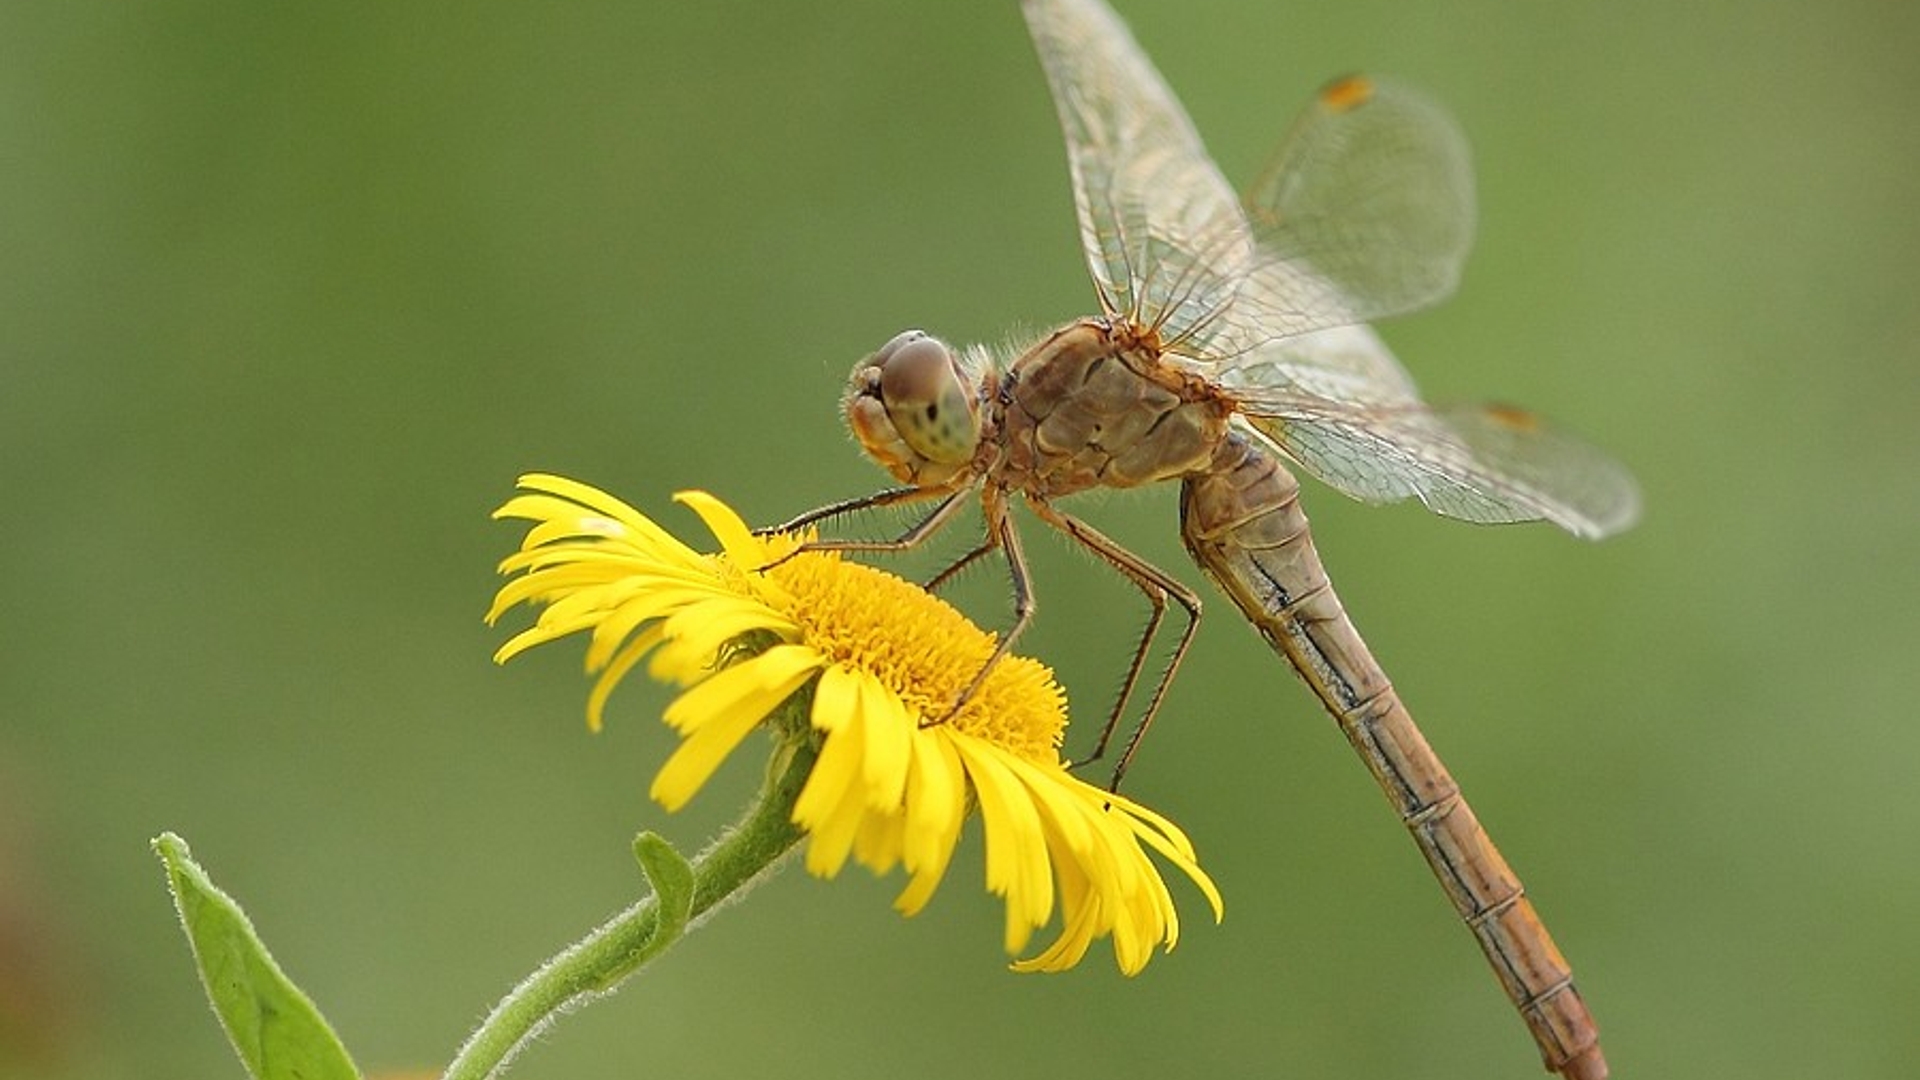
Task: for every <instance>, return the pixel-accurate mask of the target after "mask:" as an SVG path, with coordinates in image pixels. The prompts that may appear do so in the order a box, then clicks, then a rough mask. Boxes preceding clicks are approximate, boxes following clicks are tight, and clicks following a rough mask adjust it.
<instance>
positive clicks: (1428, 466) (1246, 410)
mask: <svg viewBox="0 0 1920 1080" xmlns="http://www.w3.org/2000/svg"><path fill="white" fill-rule="evenodd" d="M1242 406H1243V411H1242V413H1241V419H1242V420H1243V421H1244V422H1245V423H1246V424H1248V425H1250V426H1251V427H1253V428H1254V429H1256V430H1257V431H1258V432H1259V433H1260V434H1262V435H1264V436H1266V437H1267V438H1268V439H1269V440H1270V441H1272V442H1273V443H1274V444H1275V445H1276V446H1278V448H1279V449H1280V450H1281V451H1282V452H1283V453H1285V454H1286V455H1287V456H1288V457H1290V458H1292V459H1293V460H1294V461H1297V462H1299V463H1300V465H1301V467H1302V468H1304V469H1306V471H1307V472H1309V473H1312V474H1313V475H1314V476H1316V477H1318V478H1319V479H1321V480H1322V481H1324V482H1326V483H1327V484H1328V485H1329V486H1330V487H1333V488H1335V489H1337V490H1339V491H1342V492H1345V493H1346V494H1348V495H1351V496H1353V497H1354V498H1356V499H1360V500H1362V501H1364V502H1374V503H1382V502H1396V501H1398V500H1401V499H1408V498H1413V499H1419V500H1420V501H1421V503H1423V504H1425V505H1426V506H1427V508H1428V509H1430V510H1432V511H1434V512H1435V513H1438V514H1441V515H1444V516H1446V517H1451V518H1460V519H1462V520H1465V521H1478V522H1486V523H1496V522H1510V521H1542V520H1544V521H1550V522H1552V523H1553V524H1555V525H1558V526H1560V527H1561V528H1563V529H1565V530H1567V531H1568V532H1570V533H1573V534H1574V535H1575V536H1581V537H1586V538H1588V539H1598V538H1600V537H1602V536H1608V535H1611V534H1613V533H1616V532H1619V531H1621V530H1622V529H1625V528H1627V527H1628V526H1630V525H1632V524H1633V523H1634V521H1635V520H1636V519H1637V518H1638V517H1639V516H1640V492H1639V489H1638V487H1637V486H1636V485H1635V484H1634V482H1633V477H1632V476H1631V475H1629V474H1628V472H1627V470H1626V468H1625V467H1624V466H1622V465H1621V464H1620V463H1619V462H1617V461H1615V460H1613V458H1611V457H1609V456H1608V455H1607V454H1606V453H1604V452H1602V451H1601V450H1598V449H1596V448H1595V447H1593V446H1590V445H1588V444H1587V443H1585V442H1583V441H1581V440H1580V439H1578V438H1576V437H1574V436H1572V435H1569V434H1567V433H1566V432H1563V431H1559V430H1557V429H1555V428H1553V427H1550V426H1549V425H1547V424H1546V423H1545V422H1544V421H1543V420H1541V419H1540V418H1539V417H1537V416H1534V415H1533V414H1532V413H1528V412H1525V411H1522V410H1520V409H1515V408H1511V407H1509V406H1505V405H1468V406H1459V407H1450V408H1440V409H1434V408H1428V407H1427V406H1424V405H1421V404H1419V403H1417V402H1414V403H1408V404H1404V405H1398V406H1394V405H1380V406H1356V405H1351V404H1347V403H1343V402H1337V401H1328V400H1325V399H1314V398H1310V397H1306V396H1303V395H1299V394H1276V395H1272V396H1270V397H1268V398H1266V399H1264V400H1262V399H1254V400H1247V399H1245V398H1243V399H1242Z"/></svg>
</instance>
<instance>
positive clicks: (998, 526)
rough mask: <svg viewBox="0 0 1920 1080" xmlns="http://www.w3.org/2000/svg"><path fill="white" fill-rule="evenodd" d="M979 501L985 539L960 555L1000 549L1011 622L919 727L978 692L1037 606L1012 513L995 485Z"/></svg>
mask: <svg viewBox="0 0 1920 1080" xmlns="http://www.w3.org/2000/svg"><path fill="white" fill-rule="evenodd" d="M983 504H984V505H983V507H982V509H983V511H984V513H985V515H986V519H987V542H986V543H984V544H982V545H981V546H980V547H979V548H977V549H976V550H975V551H974V552H969V553H968V554H967V555H965V556H963V557H962V559H963V561H965V562H971V561H973V560H974V559H976V558H978V557H979V556H980V555H983V554H985V553H986V552H988V551H992V550H994V549H995V548H998V549H999V550H1000V551H1001V552H1002V554H1003V555H1004V557H1005V558H1006V560H1007V579H1008V581H1009V582H1010V583H1011V584H1012V586H1013V624H1012V625H1010V626H1008V627H1007V629H1006V631H1005V632H1004V633H1002V634H1001V635H1000V640H999V641H997V642H995V643H994V646H993V655H991V656H989V657H987V662H986V663H984V664H981V665H980V670H979V671H976V672H974V673H973V678H972V679H971V680H969V681H968V682H967V685H966V688H965V689H963V690H961V691H960V694H959V696H958V697H956V698H954V699H953V706H952V707H951V708H949V709H948V710H947V712H946V715H945V716H942V717H941V718H940V719H938V720H922V721H921V722H920V726H921V727H933V726H935V725H936V724H944V723H946V722H947V721H948V720H951V719H953V717H954V715H955V714H956V713H958V712H959V711H960V710H961V709H963V708H965V707H966V704H967V702H969V701H972V700H973V695H974V694H976V693H978V692H979V690H980V686H981V684H983V683H985V682H986V681H987V675H988V673H989V672H991V671H992V670H993V666H994V665H995V664H998V663H999V662H1000V661H1001V660H1002V659H1004V658H1005V657H1006V655H1007V654H1008V653H1010V652H1012V651H1013V643H1014V642H1015V641H1018V640H1019V639H1020V635H1021V634H1024V633H1026V631H1027V627H1028V626H1029V625H1031V624H1032V622H1033V613H1034V610H1035V608H1036V607H1037V603H1036V601H1035V600H1034V596H1033V579H1032V577H1031V576H1030V575H1029V574H1028V573H1027V556H1026V553H1025V552H1024V551H1022V550H1021V548H1020V533H1019V532H1018V531H1017V530H1016V529H1015V528H1014V527H1013V516H1012V515H1011V514H1008V513H1007V505H1006V503H1005V502H1004V501H1002V499H1001V493H1000V492H999V491H998V490H996V489H993V488H989V489H988V490H987V493H986V497H985V499H984V500H983ZM936 513H938V511H936ZM950 569H951V568H950ZM945 576H946V573H945V572H942V574H941V575H940V577H945ZM935 580H936V581H937V580H939V578H936V579H935Z"/></svg>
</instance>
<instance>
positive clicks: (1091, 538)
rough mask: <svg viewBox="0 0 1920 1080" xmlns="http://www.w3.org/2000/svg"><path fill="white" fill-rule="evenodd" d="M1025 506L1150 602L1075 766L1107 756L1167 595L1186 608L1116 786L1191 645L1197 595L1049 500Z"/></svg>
mask: <svg viewBox="0 0 1920 1080" xmlns="http://www.w3.org/2000/svg"><path fill="white" fill-rule="evenodd" d="M1028 505H1029V506H1031V507H1032V508H1033V512H1034V513H1035V514H1036V515H1038V516H1039V518H1040V520H1042V521H1044V522H1046V523H1047V524H1049V525H1052V526H1053V527H1054V528H1056V529H1059V530H1060V531H1061V532H1064V533H1066V534H1067V535H1068V536H1069V537H1072V538H1073V539H1074V540H1075V541H1077V542H1078V543H1080V544H1082V545H1084V546H1085V547H1086V548H1087V549H1088V550H1090V551H1092V552H1093V553H1094V554H1096V555H1098V556H1100V558H1101V560H1102V561H1103V562H1105V563H1106V564H1107V565H1108V566H1111V567H1113V568H1114V570H1116V571H1118V572H1119V574H1120V576H1121V577H1124V578H1126V579H1127V580H1128V581H1130V582H1132V583H1133V586H1134V588H1137V589H1139V590H1140V592H1141V593H1142V594H1143V595H1144V596H1146V598H1147V602H1148V603H1149V604H1151V605H1152V607H1153V610H1152V613H1151V614H1150V615H1149V616H1148V618H1147V625H1146V628H1145V629H1144V630H1143V631H1142V632H1141V634H1140V644H1138V645H1137V646H1135V647H1134V650H1133V659H1132V661H1131V662H1129V663H1128V664H1127V673H1126V679H1125V681H1124V682H1123V683H1122V684H1121V687H1120V695H1119V697H1118V698H1117V699H1116V700H1115V701H1114V703H1113V709H1112V711H1111V712H1109V713H1108V714H1107V722H1106V724H1104V725H1103V726H1102V727H1101V728H1100V737H1099V739H1098V740H1096V741H1095V743H1094V746H1093V751H1092V752H1091V753H1090V754H1088V755H1087V756H1086V757H1085V758H1083V759H1081V760H1079V761H1076V762H1074V763H1073V767H1074V768H1079V767H1081V766H1084V765H1091V764H1093V763H1094V762H1096V761H1099V760H1100V759H1101V758H1102V757H1104V756H1106V752H1107V746H1108V744H1109V742H1111V741H1112V739H1113V733H1114V732H1115V731H1116V730H1117V729H1118V728H1119V725H1120V718H1121V717H1122V716H1124V715H1126V710H1127V702H1128V701H1130V700H1131V699H1132V697H1133V691H1134V687H1136V686H1138V685H1139V682H1140V675H1141V673H1142V672H1143V671H1144V670H1145V669H1146V665H1147V658H1148V657H1149V656H1151V655H1152V653H1153V639H1154V637H1155V636H1156V634H1157V633H1158V632H1159V629H1160V623H1161V620H1162V619H1164V618H1165V617H1166V613H1167V598H1168V597H1172V598H1173V600H1174V602H1175V603H1177V604H1179V605H1180V607H1181V609H1182V610H1184V611H1185V612H1186V613H1187V625H1186V628H1185V629H1184V630H1182V631H1181V632H1180V640H1179V641H1178V642H1176V643H1175V644H1174V647H1173V654H1172V655H1171V656H1170V657H1168V658H1167V666H1166V667H1165V668H1164V669H1163V670H1162V671H1161V673H1160V678H1159V680H1158V681H1157V682H1155V683H1154V687H1153V694H1152V695H1151V696H1150V697H1149V698H1148V699H1147V705H1146V709H1145V710H1144V711H1142V712H1141V714H1140V722H1139V723H1138V724H1136V725H1134V728H1133V731H1132V733H1130V734H1129V735H1128V736H1127V743H1126V746H1125V747H1124V748H1123V749H1122V750H1121V751H1120V760H1119V761H1117V762H1115V763H1114V766H1113V778H1112V779H1111V780H1110V781H1108V784H1107V790H1109V791H1118V790H1120V778H1121V777H1123V776H1125V775H1126V772H1127V766H1128V765H1130V764H1132V762H1133V755H1134V753H1135V751H1137V750H1139V749H1140V741H1141V740H1142V739H1144V738H1145V737H1146V734H1147V727H1148V725H1150V724H1152V723H1153V718H1154V717H1155V716H1156V715H1158V714H1159V712H1160V705H1161V702H1162V701H1164V700H1165V698H1166V696H1167V689H1168V688H1169V687H1171V686H1172V685H1173V676H1174V673H1175V672H1177V671H1179V670H1180V662H1181V661H1182V660H1183V659H1185V658H1186V655H1187V647H1188V646H1189V645H1191V644H1193V635H1194V634H1195V633H1197V632H1198V631H1199V629H1200V597H1199V596H1198V595H1197V594H1195V593H1194V591H1193V590H1192V589H1189V588H1187V587H1186V586H1185V585H1183V584H1181V583H1180V581H1179V579H1177V578H1175V577H1173V576H1172V575H1170V574H1168V573H1167V572H1166V571H1165V570H1162V569H1160V568H1159V567H1157V566H1155V565H1153V564H1152V563H1150V562H1148V561H1146V560H1145V559H1142V558H1141V557H1140V556H1138V555H1135V554H1134V553H1133V552H1131V551H1128V550H1127V549H1126V548H1124V547H1122V546H1120V545H1119V544H1118V543H1116V542H1114V541H1113V540H1112V539H1110V538H1109V537H1107V536H1106V535H1105V534H1104V533H1102V532H1100V530H1098V529H1096V528H1094V527H1093V526H1091V525H1089V524H1087V523H1086V522H1084V521H1081V520H1080V519H1079V518H1076V517H1074V516H1073V515H1071V514H1067V513H1063V512H1062V511H1059V510H1056V509H1054V508H1053V506H1052V505H1050V504H1048V503H1045V502H1041V501H1038V500H1032V499H1030V500H1028Z"/></svg>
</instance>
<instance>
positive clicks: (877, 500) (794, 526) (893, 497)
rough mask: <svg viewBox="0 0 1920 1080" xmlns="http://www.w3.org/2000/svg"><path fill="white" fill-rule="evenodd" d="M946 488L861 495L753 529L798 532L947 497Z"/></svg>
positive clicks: (759, 532)
mask: <svg viewBox="0 0 1920 1080" xmlns="http://www.w3.org/2000/svg"><path fill="white" fill-rule="evenodd" d="M948 490H949V489H947V488H943V487H897V488H887V489H885V490H883V491H876V492H874V493H873V494H871V495H861V496H859V497H857V498H852V499H841V500H840V501H839V502H831V503H828V504H827V505H825V506H816V507H814V508H813V509H811V510H809V511H807V512H806V513H804V514H801V515H800V516H799V517H796V518H794V519H793V520H791V521H785V522H782V523H780V524H778V525H769V526H767V527H765V528H760V529H755V530H753V534H754V535H755V536H768V535H771V534H773V533H787V532H795V531H798V530H800V529H804V528H806V527H807V526H809V525H812V524H814V523H816V522H821V521H828V520H831V519H833V518H837V517H843V516H845V515H847V514H857V513H859V512H860V511H862V510H872V509H875V508H877V507H882V506H898V505H900V504H901V503H911V502H921V501H924V500H927V499H937V498H940V497H941V496H943V495H946V494H948Z"/></svg>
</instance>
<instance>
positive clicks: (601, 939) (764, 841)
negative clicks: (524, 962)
mask: <svg viewBox="0 0 1920 1080" xmlns="http://www.w3.org/2000/svg"><path fill="white" fill-rule="evenodd" d="M813 759H814V751H813V749H812V748H811V747H809V746H807V745H806V744H805V743H804V741H803V742H802V744H801V745H799V746H798V747H795V746H794V745H793V744H791V743H784V744H782V747H781V749H780V750H779V751H777V752H776V755H775V759H774V762H773V764H772V766H771V767H770V769H769V771H768V774H767V783H766V786H765V788H764V789H763V790H762V791H761V795H760V800H759V801H758V802H757V803H755V804H754V806H753V807H752V808H751V809H749V810H748V811H747V814H746V816H745V817H743V818H742V819H741V820H740V821H739V823H737V824H736V825H734V827H733V828H732V829H731V830H729V831H728V832H727V833H726V834H725V835H723V836H722V837H720V839H718V840H716V841H714V843H713V845H712V846H711V847H709V848H707V850H705V851H703V852H701V853H700V854H699V855H698V856H697V857H696V858H695V859H694V860H693V895H692V898H691V902H690V903H689V905H688V910H687V911H686V912H685V913H684V917H685V918H687V919H691V920H692V922H691V923H690V924H688V925H698V923H699V920H700V919H701V917H702V916H703V915H704V914H706V913H707V912H709V911H711V910H712V909H713V907H714V906H715V905H716V904H719V903H720V902H721V901H723V900H726V899H727V898H728V897H731V896H733V895H735V894H737V893H740V892H743V891H744V890H746V889H748V888H751V887H752V886H753V885H755V884H757V883H758V881H759V879H761V878H762V877H764V876H765V875H766V874H767V873H768V872H769V871H771V870H772V869H773V867H774V864H775V863H777V862H778V861H779V859H780V857H781V856H782V855H784V854H786V853H787V852H788V851H789V850H791V849H792V848H793V846H794V844H796V843H798V842H799V840H800V837H801V835H802V834H801V831H800V829H799V827H798V826H796V825H794V824H793V803H794V800H795V799H796V798H798V797H799V794H800V788H801V786H802V785H803V784H805V783H806V779H807V774H808V773H809V772H810V771H811V770H812V768H813ZM662 895H663V891H662V890H661V889H660V888H659V887H658V883H656V888H655V893H654V895H652V896H649V897H647V898H646V899H644V900H641V901H640V902H639V903H637V904H634V905H633V906H632V907H630V908H628V909H626V910H625V911H622V912H621V913H620V914H618V915H615V916H614V917H613V918H611V919H609V920H608V921H607V922H606V923H604V924H602V925H601V926H600V927H599V928H598V929H596V930H594V931H593V932H592V933H590V934H588V935H587V936H586V937H585V938H583V939H581V940H580V941H578V942H575V943H574V944H573V945H571V946H569V947H568V948H567V949H565V950H564V951H562V952H561V953H560V954H559V955H558V956H555V957H554V958H553V959H551V960H549V961H547V962H546V963H545V964H544V965H542V966H541V967H540V969H539V970H537V971H535V972H534V973H533V974H531V975H529V976H527V978H526V980H525V981H524V982H522V983H521V984H520V985H519V986H516V987H514V988H513V991H512V992H511V993H509V994H508V995H507V996H506V997H505V998H503V999H501V1001H500V1003H499V1004H498V1005H496V1006H494V1009H493V1012H492V1013H490V1014H488V1016H487V1018H486V1019H485V1020H483V1021H481V1023H480V1027H479V1028H478V1029H477V1030H475V1031H474V1033H473V1035H472V1036H471V1037H470V1038H468V1040H467V1043H466V1045H465V1046H462V1047H461V1048H460V1052H459V1053H458V1054H456V1055H455V1056H454V1059H453V1063H452V1064H450V1065H448V1066H447V1071H446V1072H445V1073H444V1074H443V1077H442V1080H486V1078H487V1077H491V1076H494V1075H496V1074H498V1073H499V1072H500V1071H501V1070H502V1069H504V1068H505V1067H506V1065H507V1063H508V1062H509V1061H511V1060H512V1059H513V1056H514V1055H515V1054H516V1053H518V1052H519V1050H520V1048H521V1047H522V1046H524V1045H526V1043H527V1042H528V1040H530V1039H531V1038H532V1037H533V1036H534V1035H536V1034H538V1033H539V1032H540V1031H541V1030H542V1029H544V1028H545V1027H546V1026H547V1025H549V1024H551V1023H552V1022H553V1021H554V1020H555V1019H557V1018H558V1017H559V1016H560V1014H561V1013H563V1012H566V1011H567V1010H569V1009H571V1008H573V1007H575V1006H577V1005H580V1004H583V1003H585V1002H586V1001H589V1000H591V999H593V998H595V997H599V996H601V995H604V994H608V993H611V992H612V991H613V990H614V989H615V988H616V987H617V986H618V985H619V984H620V983H621V982H622V981H623V980H625V979H626V978H627V977H628V976H630V975H632V974H633V973H634V972H636V971H638V970H639V969H640V967H641V966H642V965H644V964H645V963H646V962H647V961H648V960H651V959H652V958H653V957H655V956H657V955H659V954H660V953H661V952H663V951H664V950H665V949H666V948H667V946H669V945H671V944H672V943H673V941H674V940H676V939H677V938H678V936H679V934H678V928H679V924H680V923H681V919H677V918H675V917H674V914H675V913H672V912H669V913H668V916H667V925H666V926H665V927H662V925H661V912H660V903H661V898H662ZM666 900H667V902H668V903H669V904H672V903H674V898H673V897H671V896H667V897H666ZM682 902H686V901H684V900H683V901H682Z"/></svg>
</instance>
